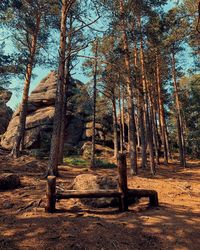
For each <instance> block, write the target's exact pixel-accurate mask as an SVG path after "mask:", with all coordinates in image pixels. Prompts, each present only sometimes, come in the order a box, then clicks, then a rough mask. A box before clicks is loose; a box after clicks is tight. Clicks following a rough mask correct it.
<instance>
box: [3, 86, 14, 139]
mask: <svg viewBox="0 0 200 250" xmlns="http://www.w3.org/2000/svg"><path fill="white" fill-rule="evenodd" d="M11 96H12V93H11V92H10V91H8V90H6V89H4V88H2V87H0V135H1V134H3V133H4V132H5V131H6V129H7V127H8V124H9V121H10V119H11V117H12V109H11V108H10V107H8V106H7V105H6V103H7V102H8V101H9V100H10V98H11Z"/></svg>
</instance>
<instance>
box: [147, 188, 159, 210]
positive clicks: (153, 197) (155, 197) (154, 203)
mask: <svg viewBox="0 0 200 250" xmlns="http://www.w3.org/2000/svg"><path fill="white" fill-rule="evenodd" d="M149 203H150V205H151V206H152V207H158V206H159V202H158V194H157V193H156V192H155V194H154V195H151V196H150V197H149Z"/></svg>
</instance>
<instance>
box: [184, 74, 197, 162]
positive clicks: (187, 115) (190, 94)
mask: <svg viewBox="0 0 200 250" xmlns="http://www.w3.org/2000/svg"><path fill="white" fill-rule="evenodd" d="M181 87H182V92H181V106H182V112H183V116H184V119H185V125H186V139H187V151H188V153H189V154H190V155H192V156H193V157H198V158H200V101H199V100H200V75H194V76H192V77H189V78H183V79H182V80H181Z"/></svg>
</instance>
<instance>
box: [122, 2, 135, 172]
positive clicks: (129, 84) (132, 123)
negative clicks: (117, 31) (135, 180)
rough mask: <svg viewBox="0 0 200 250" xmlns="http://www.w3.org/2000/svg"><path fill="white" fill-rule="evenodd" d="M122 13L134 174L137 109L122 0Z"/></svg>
mask: <svg viewBox="0 0 200 250" xmlns="http://www.w3.org/2000/svg"><path fill="white" fill-rule="evenodd" d="M120 14H121V27H122V41H123V49H124V61H125V67H126V72H127V74H126V77H125V79H126V84H127V94H128V96H127V104H128V125H129V126H128V130H129V131H128V132H129V133H128V136H129V156H130V167H131V171H132V173H133V174H137V144H136V141H137V137H136V126H135V117H134V116H135V110H134V103H133V83H132V79H131V67H130V53H129V45H128V39H127V35H126V24H125V19H124V15H125V13H124V3H123V1H122V0H120Z"/></svg>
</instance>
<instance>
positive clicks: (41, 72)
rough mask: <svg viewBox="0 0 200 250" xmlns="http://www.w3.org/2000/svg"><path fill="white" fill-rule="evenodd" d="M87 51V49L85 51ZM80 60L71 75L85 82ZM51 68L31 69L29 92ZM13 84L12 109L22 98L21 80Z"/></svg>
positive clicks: (0, 32)
mask: <svg viewBox="0 0 200 250" xmlns="http://www.w3.org/2000/svg"><path fill="white" fill-rule="evenodd" d="M176 2H177V1H169V3H168V4H167V5H166V7H165V10H168V9H170V8H172V7H173V6H174V5H175V4H176ZM0 35H1V37H2V35H3V30H0ZM6 45H7V47H6V48H7V51H8V52H9V51H10V50H11V46H12V45H11V42H10V41H9V40H7V42H6ZM86 53H87V51H86ZM81 61H82V60H80V63H79V64H78V65H77V67H76V68H75V70H74V72H73V73H74V75H73V77H74V78H76V79H79V80H80V81H82V82H84V83H85V82H87V81H88V79H87V78H86V77H85V76H84V74H83V72H82V70H81V64H82V63H81ZM51 70H52V68H48V69H47V68H43V67H36V68H35V69H34V71H33V73H34V75H35V77H34V78H33V79H32V81H31V86H30V92H31V91H32V90H33V89H34V88H35V87H36V85H37V84H38V83H39V82H40V81H41V80H42V79H43V78H44V77H45V76H46V75H47V74H48V73H49V72H50V71H51ZM15 86H20V91H15V92H13V95H12V98H11V99H10V101H9V102H8V103H7V104H8V105H9V106H10V107H11V108H12V109H15V108H16V107H17V106H18V105H19V103H20V101H21V98H22V91H23V80H17V79H15V80H13V83H12V86H11V87H15Z"/></svg>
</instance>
